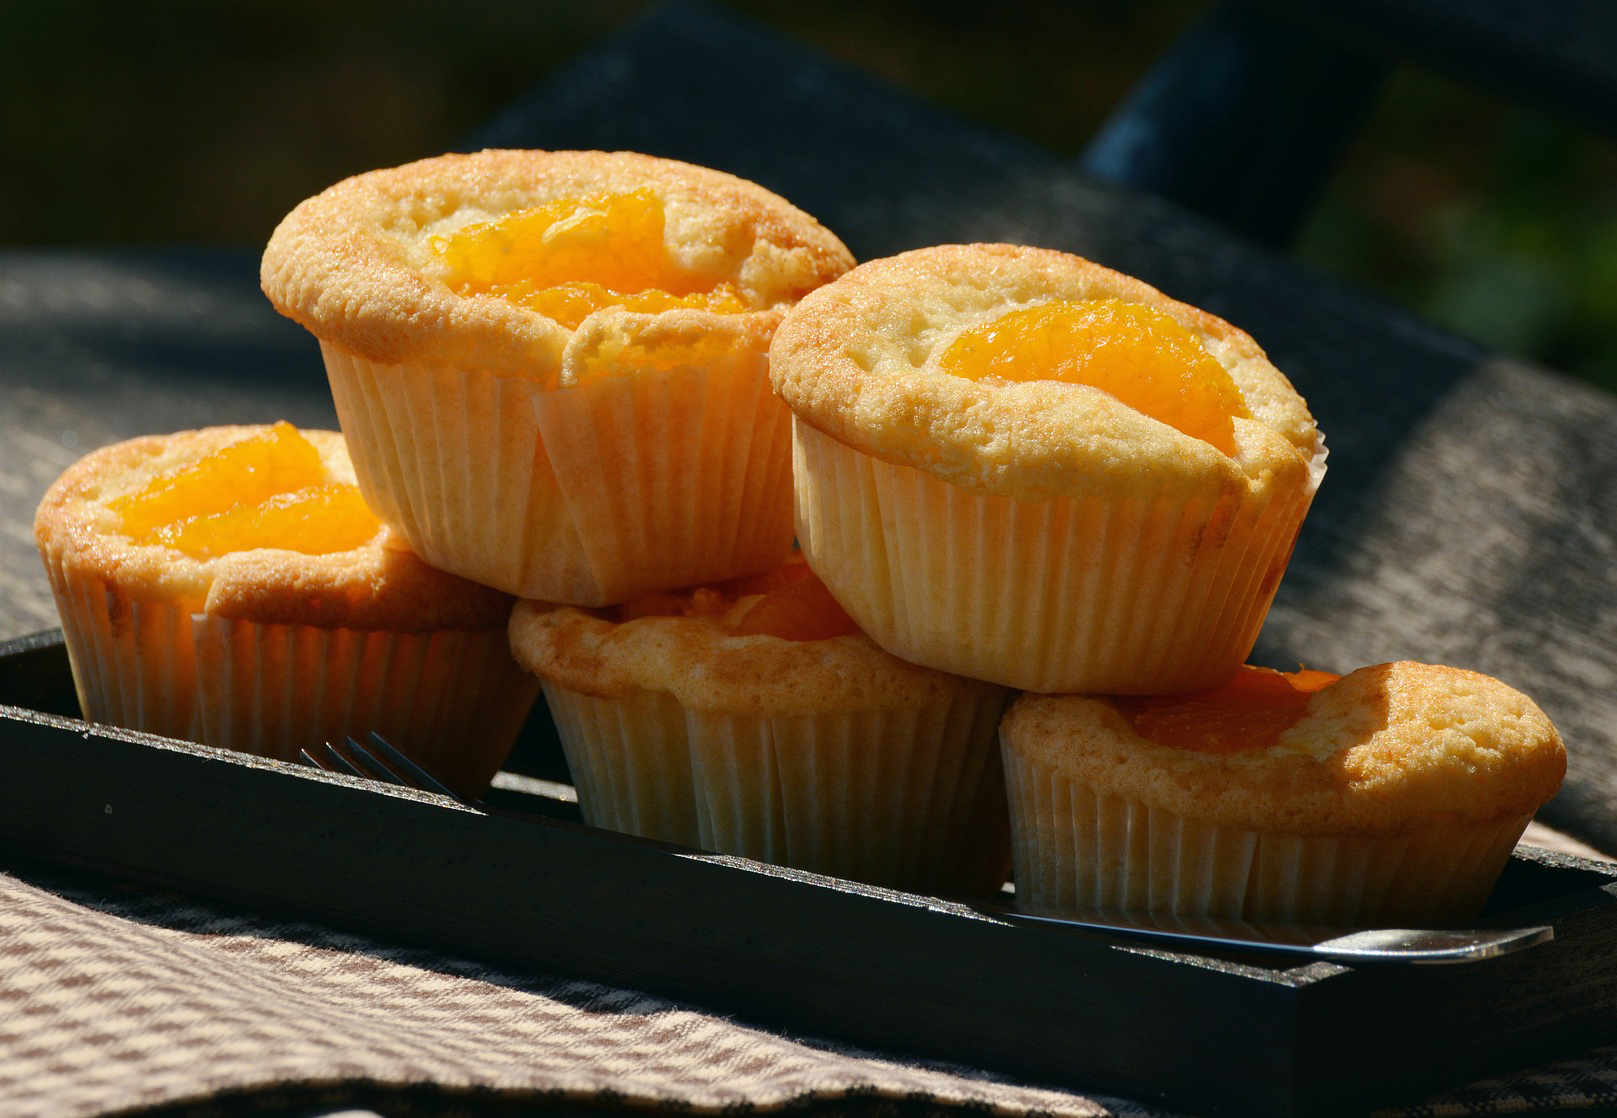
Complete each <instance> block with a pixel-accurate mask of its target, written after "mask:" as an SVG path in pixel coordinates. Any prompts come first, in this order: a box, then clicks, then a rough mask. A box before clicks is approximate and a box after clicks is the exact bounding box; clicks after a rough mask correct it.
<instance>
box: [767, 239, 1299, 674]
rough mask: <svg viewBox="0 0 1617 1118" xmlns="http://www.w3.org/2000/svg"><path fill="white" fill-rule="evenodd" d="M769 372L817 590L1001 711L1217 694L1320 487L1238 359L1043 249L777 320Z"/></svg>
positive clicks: (1204, 323)
mask: <svg viewBox="0 0 1617 1118" xmlns="http://www.w3.org/2000/svg"><path fill="white" fill-rule="evenodd" d="M770 367H771V376H772V378H773V380H774V383H775V386H776V388H777V390H778V391H779V392H780V393H781V395H782V396H783V397H784V398H785V400H786V402H787V404H788V405H789V406H790V407H791V410H792V412H793V416H794V420H793V431H794V438H795V460H794V470H795V480H796V486H797V494H796V497H797V513H796V517H797V536H798V541H799V543H800V544H801V546H802V548H803V551H804V553H805V554H806V555H807V556H808V559H809V562H810V564H811V565H812V566H813V567H814V569H815V570H816V571H818V572H819V574H820V576H821V577H822V578H824V580H825V582H826V585H827V586H829V587H830V588H831V590H832V591H833V593H835V595H836V597H837V599H838V600H839V601H841V602H842V604H843V605H844V606H845V607H846V608H847V610H848V612H849V613H850V614H851V615H852V616H853V618H854V620H855V621H857V622H858V623H859V626H860V628H861V629H863V630H864V631H865V632H866V633H868V634H869V635H870V636H871V638H872V639H873V640H875V641H876V643H877V644H879V645H881V646H882V647H883V648H885V649H887V650H888V651H889V652H892V653H893V654H894V655H897V656H900V657H902V658H904V659H906V660H912V661H914V662H916V663H919V664H924V665H927V666H928V667H933V668H937V669H939V670H942V671H947V672H954V673H957V674H960V675H967V676H972V677H975V678H979V679H986V680H992V681H994V682H997V683H1002V684H1006V685H1008V686H1011V687H1016V688H1020V689H1023V690H1029V691H1045V692H1086V693H1116V694H1152V693H1175V692H1183V691H1193V690H1200V689H1205V688H1209V687H1215V686H1217V685H1219V684H1221V683H1223V682H1224V681H1225V680H1227V679H1228V678H1229V677H1230V675H1231V674H1232V673H1233V672H1234V671H1235V669H1236V668H1237V667H1239V666H1240V664H1241V663H1243V662H1244V660H1245V659H1246V657H1247V655H1248V654H1249V653H1250V651H1251V648H1252V645H1253V643H1254V641H1255V640H1256V638H1257V633H1258V629H1259V628H1260V626H1261V625H1262V622H1263V618H1264V616H1265V614H1266V613H1267V611H1268V607H1269V604H1270V602H1271V601H1272V600H1273V598H1274V594H1275V590H1276V588H1277V587H1278V585H1279V583H1280V579H1281V576H1282V574H1283V573H1284V571H1285V568H1286V565H1287V563H1288V562H1289V559H1290V555H1291V550H1292V546H1293V544H1294V543H1295V540H1296V537H1297V533H1298V530H1299V528H1300V526H1301V524H1302V521H1303V517H1304V515H1305V514H1306V512H1307V510H1308V507H1309V504H1310V502H1311V501H1312V500H1313V496H1314V492H1315V490H1316V488H1317V487H1318V485H1319V481H1320V477H1321V475H1322V473H1323V470H1324V457H1325V451H1324V445H1323V442H1322V440H1321V437H1320V434H1319V432H1318V430H1317V429H1316V427H1315V425H1314V421H1313V418H1312V417H1311V416H1310V415H1309V412H1308V408H1307V406H1306V405H1305V404H1304V402H1303V400H1302V399H1301V398H1300V397H1299V396H1298V395H1297V393H1296V392H1295V391H1294V390H1293V389H1292V387H1291V385H1290V383H1289V382H1288V381H1287V380H1286V378H1285V377H1284V376H1282V375H1281V374H1280V372H1279V371H1278V370H1276V369H1275V367H1274V366H1273V365H1272V364H1270V363H1269V361H1268V360H1267V359H1266V358H1265V356H1264V354H1263V351H1262V350H1261V349H1260V348H1259V347H1258V345H1257V344H1256V343H1255V342H1254V341H1253V340H1252V339H1251V338H1250V337H1248V336H1247V335H1246V334H1244V333H1242V332H1241V331H1240V330H1238V329H1236V328H1235V327H1233V326H1231V325H1229V324H1228V323H1226V322H1224V321H1222V320H1220V319H1218V318H1215V317H1213V316H1212V315H1209V314H1206V313H1204V312H1202V311H1198V310H1196V309H1194V308H1192V307H1188V306H1186V305H1184V304H1182V303H1178V302H1175V301H1173V300H1171V299H1169V298H1167V297H1166V296H1164V295H1162V294H1161V293H1160V292H1158V291H1156V290H1155V289H1153V288H1151V287H1149V286H1147V285H1145V284H1144V283H1141V282H1139V281H1138V280H1134V279H1130V278H1129V277H1127V276H1123V275H1120V274H1118V273H1117V272H1113V271H1110V270H1109V269H1106V268H1103V267H1101V266H1099V265H1097V264H1093V263H1090V262H1088V261H1085V260H1082V259H1080V258H1078V257H1075V256H1071V255H1068V254H1066V253H1060V252H1053V251H1050V250H1045V249H1035V248H1022V247H1017V246H1011V245H948V246H941V247H936V248H929V249H921V250H918V251H915V252H909V253H904V254H902V255H899V256H896V257H891V258H888V259H884V260H877V261H872V262H869V263H866V264H863V265H861V266H860V267H858V268H855V269H854V270H853V271H851V272H849V273H848V274H847V275H845V276H843V277H841V278H840V279H838V280H836V281H835V282H833V283H831V284H828V285H827V286H825V287H823V288H821V289H819V290H818V291H816V292H814V293H812V294H811V295H809V296H807V297H806V298H805V299H803V300H802V302H801V303H799V304H798V305H797V306H796V307H795V308H793V309H792V311H791V312H789V313H788V315H787V316H786V320H785V322H784V323H783V324H782V325H781V328H780V330H779V331H778V332H777V334H776V336H775V340H774V343H773V345H772V348H771V351H770Z"/></svg>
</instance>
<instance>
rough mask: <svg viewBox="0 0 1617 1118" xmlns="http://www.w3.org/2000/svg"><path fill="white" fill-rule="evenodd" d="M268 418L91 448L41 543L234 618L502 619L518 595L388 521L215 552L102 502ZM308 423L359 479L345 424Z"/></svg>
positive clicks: (196, 608) (332, 457)
mask: <svg viewBox="0 0 1617 1118" xmlns="http://www.w3.org/2000/svg"><path fill="white" fill-rule="evenodd" d="M263 430H265V428H264V427H259V426H222V427H209V428H204V429H202V430H198V431H181V432H177V433H175V434H172V435H147V436H142V437H139V438H135V439H130V440H128V441H125V442H121V443H116V444H113V445H111V446H106V447H102V448H101V449H99V450H96V451H94V452H92V453H90V454H88V455H86V456H85V457H84V458H82V459H80V460H79V461H78V462H76V463H75V464H74V465H72V466H70V467H69V468H68V469H67V470H66V471H65V472H64V473H63V474H62V475H61V477H59V478H58V479H57V480H56V481H55V482H54V483H53V484H52V485H51V486H50V488H49V489H48V490H47V491H46V493H45V496H44V499H43V500H42V501H41V502H40V505H39V509H38V512H37V513H36V514H35V519H34V538H35V541H36V542H37V543H38V545H39V548H40V552H41V555H42V556H44V557H45V558H46V561H47V563H52V562H55V563H60V564H61V565H62V567H63V569H64V570H66V571H68V572H69V573H72V574H76V575H79V576H81V577H84V578H88V579H94V580H98V581H101V582H104V583H105V584H106V585H107V587H108V589H109V591H112V592H116V593H119V594H122V595H125V596H127V597H129V598H132V599H135V600H138V601H155V600H170V601H178V602H182V603H185V604H186V605H187V608H189V609H190V610H191V611H192V612H194V613H197V614H205V615H208V616H214V617H223V618H230V619H233V620H237V621H251V622H257V623H260V624H266V625H277V624H284V625H311V626H315V627H318V628H325V629H337V628H347V629H357V630H386V631H392V632H427V631H435V630H485V629H496V628H499V627H501V626H503V625H505V624H506V622H507V620H508V618H509V616H510V611H511V605H512V603H513V602H514V601H515V599H514V598H513V597H511V596H510V595H508V594H504V593H501V592H500V591H497V590H493V589H490V588H488V587H485V586H480V585H478V584H476V583H473V582H469V581H467V580H465V579H462V578H457V577H455V576H454V575H450V574H447V573H445V572H443V571H439V570H437V569H435V568H433V567H430V566H428V565H427V564H426V563H424V562H422V561H421V559H419V558H418V557H417V556H416V555H415V554H414V553H413V552H412V551H410V550H409V548H408V546H407V545H406V544H405V542H404V540H403V537H401V536H399V535H397V534H396V533H394V532H393V531H391V530H390V529H388V528H386V527H385V526H384V527H383V528H382V529H380V530H379V531H378V532H377V533H376V535H374V536H373V537H372V538H371V539H370V540H368V541H366V543H365V544H364V545H362V546H360V547H357V548H354V549H352V550H350V551H342V552H333V553H331V554H327V555H305V554H303V553H301V552H296V551H289V550H284V549H280V548H263V549H256V550H251V551H241V552H234V553H231V554H227V555H222V556H218V557H216V558H213V559H193V558H191V557H190V556H187V555H184V554H182V553H181V552H178V551H175V550H173V549H171V548H166V547H162V546H160V545H148V544H136V543H134V542H133V541H131V540H129V539H128V538H127V537H125V536H122V535H121V533H120V531H119V523H118V516H117V514H116V513H114V512H113V511H111V510H110V509H109V508H108V507H107V502H109V501H110V500H112V499H113V498H114V497H117V496H119V495H121V494H123V493H127V492H132V491H134V490H137V489H140V488H142V487H143V486H145V485H146V484H147V483H148V482H150V481H151V479H152V478H154V477H156V476H157V475H158V474H159V473H161V472H163V471H164V470H166V469H169V468H172V467H174V466H177V465H180V464H183V463H184V462H186V461H190V460H195V459H196V458H198V457H200V456H201V455H204V454H209V453H212V452H213V451H215V450H218V449H219V448H221V447H223V446H225V445H227V444H229V443H232V442H237V441H240V440H241V439H243V438H247V437H249V436H251V435H254V434H257V433H259V432H261V431H263ZM301 434H302V435H303V436H304V437H305V438H307V439H308V440H309V441H310V442H311V443H312V444H313V445H314V446H315V448H316V449H317V450H318V451H319V453H320V458H321V461H322V464H323V465H324V467H325V470H326V472H327V474H328V476H329V477H330V478H331V480H334V481H341V482H347V483H349V484H352V483H353V482H354V473H353V467H352V465H351V464H350V463H349V461H348V454H347V450H346V449H345V446H344V443H343V439H342V436H341V435H340V434H338V433H337V432H335V431H320V430H306V431H302V432H301Z"/></svg>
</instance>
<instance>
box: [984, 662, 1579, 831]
mask: <svg viewBox="0 0 1617 1118" xmlns="http://www.w3.org/2000/svg"><path fill="white" fill-rule="evenodd" d="M1000 740H1001V743H1002V745H1003V747H1004V749H1005V750H1006V751H1007V753H1015V754H1018V755H1021V756H1023V757H1026V758H1029V759H1032V760H1034V761H1035V762H1037V763H1039V764H1041V765H1042V766H1044V767H1046V768H1048V769H1051V770H1054V771H1055V772H1057V773H1059V774H1060V775H1061V776H1063V777H1064V778H1066V779H1068V780H1071V781H1073V782H1074V783H1076V784H1079V785H1082V786H1084V787H1087V788H1092V789H1096V790H1098V791H1100V792H1102V793H1103V794H1113V795H1117V796H1119V797H1122V798H1124V799H1127V800H1130V801H1133V802H1138V803H1142V804H1145V805H1147V806H1149V807H1152V808H1160V809H1163V810H1166V811H1170V812H1173V813H1175V814H1177V815H1181V816H1184V817H1186V818H1189V819H1194V820H1197V821H1200V822H1203V823H1208V824H1215V825H1222V826H1232V827H1241V828H1246V829H1248V830H1253V831H1259V832H1265V833H1286V834H1376V833H1386V832H1393V831H1398V830H1401V829H1404V828H1407V827H1410V826H1417V825H1420V824H1421V823H1422V822H1426V821H1436V820H1440V819H1448V820H1455V821H1466V822H1477V823H1481V822H1491V821H1498V820H1504V819H1508V818H1511V817H1525V816H1527V815H1529V814H1531V813H1532V812H1533V811H1534V810H1536V809H1537V808H1538V807H1539V806H1541V805H1542V804H1544V803H1545V802H1547V801H1548V800H1549V799H1550V798H1551V797H1552V796H1553V795H1554V794H1555V792H1556V790H1557V789H1558V788H1559V787H1560V784H1561V780H1562V778H1563V776H1564V775H1565V772H1566V751H1565V748H1564V746H1563V745H1562V742H1561V737H1560V735H1559V734H1558V733H1557V732H1556V729H1555V727H1554V726H1553V725H1552V724H1551V723H1550V720H1549V718H1548V717H1546V716H1545V714H1544V712H1543V711H1542V710H1540V709H1539V708H1538V707H1537V706H1536V705H1535V704H1534V703H1533V702H1532V700H1530V699H1528V698H1527V696H1525V695H1523V694H1522V693H1521V692H1519V691H1516V690H1515V689H1514V688H1511V687H1509V686H1508V685H1506V684H1504V683H1502V682H1500V681H1499V680H1496V679H1493V678H1491V677H1489V676H1485V675H1481V674H1479V673H1477V672H1471V671H1467V670H1465V669H1462V668H1451V667H1441V666H1437V665H1430V664H1419V663H1414V662H1411V661H1398V662H1394V663H1389V664H1377V665H1372V666H1370V667H1366V668H1360V669H1359V670H1357V671H1355V672H1352V673H1350V674H1348V675H1346V676H1344V677H1343V678H1342V679H1341V680H1340V681H1339V682H1338V683H1336V684H1334V685H1332V686H1331V687H1328V688H1326V689H1324V690H1322V691H1319V692H1317V693H1316V694H1315V695H1314V697H1313V699H1312V700H1311V701H1310V703H1309V707H1308V713H1307V714H1306V715H1305V716H1304V718H1303V719H1302V720H1301V721H1299V722H1298V723H1297V724H1296V725H1294V726H1293V727H1292V728H1291V729H1290V730H1288V731H1287V732H1286V733H1285V734H1283V735H1282V736H1281V739H1280V742H1279V744H1278V745H1277V746H1276V747H1274V748H1272V749H1268V750H1263V751H1254V752H1247V753H1240V754H1234V755H1215V754H1207V753H1198V752H1192V751H1188V750H1178V749H1172V748H1169V747H1166V746H1162V745H1158V744H1156V743H1155V742H1151V741H1148V740H1146V739H1145V738H1142V737H1140V736H1139V735H1137V734H1135V733H1134V731H1133V730H1132V729H1131V728H1130V726H1129V723H1128V721H1127V720H1126V719H1125V718H1124V716H1123V715H1122V714H1121V713H1120V712H1119V711H1118V709H1117V707H1116V706H1115V705H1114V704H1113V703H1112V702H1111V701H1110V700H1109V699H1106V698H1093V697H1081V696H1070V695H1069V696H1050V695H1031V694H1029V695H1024V696H1022V697H1021V698H1019V699H1018V700H1017V701H1016V702H1015V703H1013V704H1012V706H1011V709H1010V710H1009V711H1008V712H1007V714H1006V716H1005V719H1004V721H1003V722H1002V723H1001V724H1000Z"/></svg>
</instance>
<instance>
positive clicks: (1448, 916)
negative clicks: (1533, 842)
mask: <svg viewBox="0 0 1617 1118" xmlns="http://www.w3.org/2000/svg"><path fill="white" fill-rule="evenodd" d="M1000 742H1001V748H1002V750H1003V753H1004V758H1005V769H1006V783H1007V786H1008V789H1009V797H1010V802H1011V820H1012V823H1011V826H1012V832H1013V834H1014V849H1015V866H1016V870H1015V875H1016V889H1017V901H1018V903H1019V904H1026V905H1029V906H1031V907H1033V908H1069V909H1070V908H1104V909H1115V910H1133V911H1145V912H1155V913H1169V914H1177V915H1195V916H1205V915H1211V916H1227V917H1240V918H1244V919H1248V920H1255V921H1265V920H1275V921H1286V922H1292V923H1306V924H1326V925H1343V926H1359V927H1372V926H1378V925H1380V926H1388V925H1403V926H1414V927H1420V926H1444V925H1453V924H1458V923H1462V922H1465V921H1468V920H1471V919H1474V918H1475V917H1476V915H1477V914H1478V912H1479V911H1480V910H1481V908H1482V906H1483V903H1484V902H1485V901H1486V899H1487V897H1488V894H1489V892H1490V891H1491V890H1492V888H1493V884H1494V882H1495V880H1496V879H1497V877H1498V875H1499V873H1500V871H1501V869H1502V868H1503V867H1504V864H1505V862H1506V860H1507V859H1508V858H1509V856H1510V852H1511V850H1512V849H1513V848H1514V846H1515V844H1516V841H1517V839H1518V838H1520V837H1521V834H1522V831H1523V830H1524V829H1525V828H1526V826H1527V823H1528V821H1529V820H1530V819H1531V818H1532V815H1533V813H1534V811H1536V810H1537V809H1538V807H1539V806H1540V805H1541V804H1543V803H1544V802H1546V801H1547V800H1549V799H1550V797H1551V796H1553V795H1554V794H1555V792H1556V789H1557V788H1558V787H1559V786H1560V783H1561V779H1562V776H1563V775H1564V774H1565V771H1566V753H1565V750H1564V749H1563V748H1562V744H1561V739H1560V736H1559V735H1558V734H1557V733H1556V731H1555V727H1554V726H1552V725H1551V724H1550V721H1549V719H1548V718H1546V717H1545V716H1544V713H1543V712H1542V711H1541V710H1539V708H1538V707H1537V706H1535V705H1534V704H1533V703H1532V702H1531V701H1530V700H1529V699H1528V698H1527V697H1526V696H1524V695H1522V694H1521V693H1520V692H1517V691H1515V690H1513V689H1512V688H1510V687H1508V686H1506V685H1505V684H1503V683H1501V682H1499V681H1498V680H1495V679H1491V678H1489V677H1487V676H1484V675H1479V674H1477V673H1475V672H1470V671H1465V670H1462V669H1459V668H1448V667H1436V666H1432V665H1427V664H1417V663H1410V662H1400V663H1392V664H1378V665H1375V666H1373V667H1367V668H1360V669H1359V670H1358V671H1355V672H1353V673H1351V674H1349V675H1347V676H1344V677H1341V678H1337V677H1336V676H1332V675H1329V674H1327V673H1323V672H1299V673H1295V674H1290V675H1287V674H1282V673H1278V672H1271V671H1267V670H1266V669H1260V668H1252V667H1245V668H1243V669H1242V670H1241V671H1240V672H1238V673H1237V674H1236V676H1235V677H1234V679H1233V680H1232V681H1231V683H1229V684H1228V685H1226V686H1225V687H1223V688H1220V689H1218V690H1215V691H1211V692H1203V693H1200V694H1196V695H1190V696H1178V697H1158V698H1139V697H1136V698H1092V697H1083V696H1071V695H1069V696H1048V695H1038V696H1035V695H1026V696H1023V697H1022V698H1020V699H1019V700H1017V702H1016V703H1015V704H1014V705H1013V706H1012V708H1011V709H1010V711H1009V712H1008V713H1007V714H1006V716H1005V721H1004V723H1003V726H1002V727H1001V737H1000Z"/></svg>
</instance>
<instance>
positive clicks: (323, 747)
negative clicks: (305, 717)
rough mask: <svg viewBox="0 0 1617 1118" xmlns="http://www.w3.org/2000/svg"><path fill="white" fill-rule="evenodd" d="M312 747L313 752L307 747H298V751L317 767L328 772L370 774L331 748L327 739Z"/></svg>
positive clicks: (352, 774) (354, 774)
mask: <svg viewBox="0 0 1617 1118" xmlns="http://www.w3.org/2000/svg"><path fill="white" fill-rule="evenodd" d="M314 748H315V752H313V753H310V752H309V751H308V750H307V749H300V750H299V751H298V752H300V753H301V754H303V759H304V760H305V761H307V762H308V763H309V764H311V765H313V766H314V767H315V768H317V769H324V770H325V771H326V772H328V773H343V774H345V775H347V776H369V775H370V774H369V773H367V772H364V771H363V770H361V769H360V768H359V767H358V766H357V765H355V764H354V763H353V762H352V761H350V760H349V759H348V758H347V757H344V756H343V755H342V754H341V753H339V752H337V750H335V749H334V748H332V745H331V743H330V742H329V741H322V742H316V743H315V747H314Z"/></svg>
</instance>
